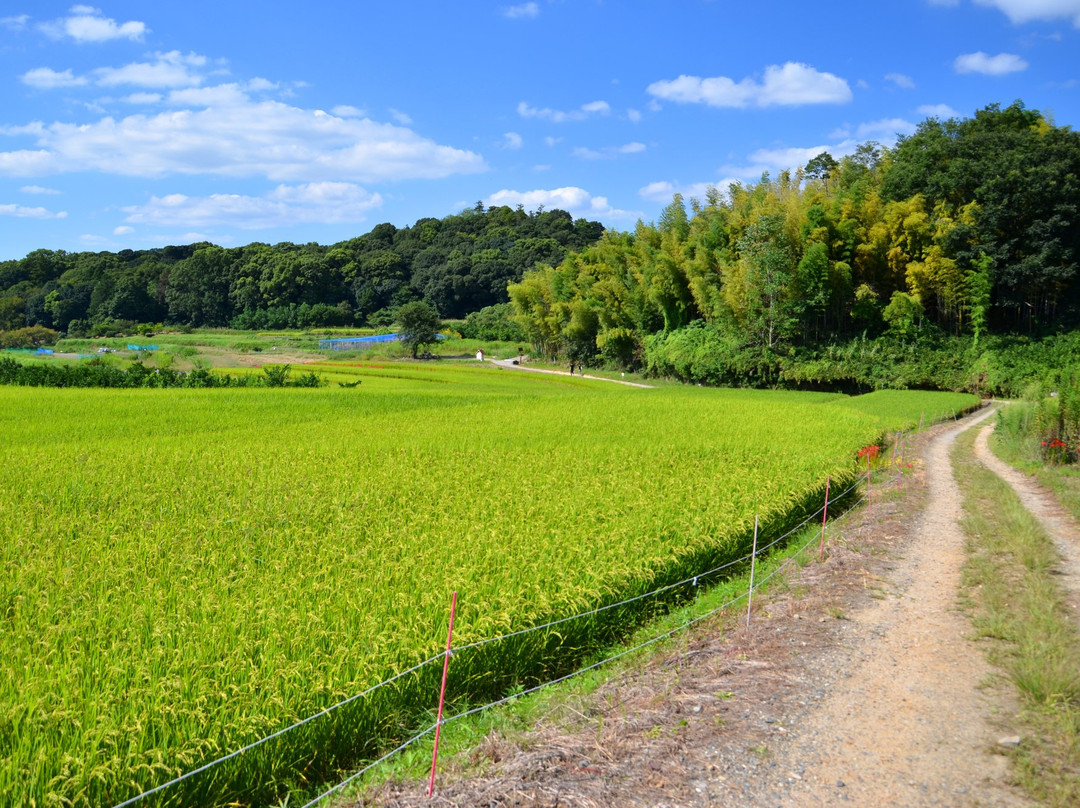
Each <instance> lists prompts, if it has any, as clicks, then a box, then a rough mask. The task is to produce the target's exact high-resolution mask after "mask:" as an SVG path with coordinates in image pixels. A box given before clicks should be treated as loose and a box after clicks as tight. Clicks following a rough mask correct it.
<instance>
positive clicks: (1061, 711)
mask: <svg viewBox="0 0 1080 808" xmlns="http://www.w3.org/2000/svg"><path fill="white" fill-rule="evenodd" d="M974 434H975V433H974V431H970V432H968V433H967V434H966V435H965V436H962V437H961V439H960V440H959V441H958V442H957V446H956V448H955V450H954V453H953V463H954V465H955V467H956V470H957V472H958V473H957V477H958V479H960V480H961V488H962V490H963V493H964V511H965V517H964V528H965V530H966V531H967V533H968V536H969V542H968V551H969V557H968V560H967V562H966V563H965V567H964V585H965V588H966V597H967V598H968V600H969V602H970V603H971V604H972V610H973V611H972V613H973V619H974V623H975V628H976V630H977V632H978V636H980V637H982V638H985V639H988V640H991V641H992V644H991V645H990V646H988V649H989V655H990V659H991V661H992V662H993V663H994V664H996V665H998V666H1000V667H1001V668H1002V669H1003V670H1004V671H1005V673H1006V675H1007V676H1008V677H1009V679H1010V680H1011V681H1012V683H1013V684H1014V685H1015V687H1016V689H1017V691H1018V692H1019V694H1020V696H1021V699H1022V702H1023V705H1024V713H1023V721H1024V724H1025V725H1026V731H1025V737H1024V739H1023V743H1022V744H1021V746H1020V748H1019V750H1018V753H1017V762H1018V764H1019V766H1018V770H1019V773H1020V776H1021V778H1020V779H1021V783H1022V785H1024V787H1025V788H1026V789H1027V790H1028V791H1030V792H1031V793H1032V794H1033V795H1034V796H1035V797H1036V798H1038V799H1039V800H1041V801H1045V802H1046V803H1047V804H1049V805H1053V806H1062V808H1065V806H1075V805H1077V804H1080V777H1078V776H1077V773H1078V772H1080V634H1078V632H1077V626H1076V623H1075V615H1073V614H1071V610H1070V609H1069V607H1068V606H1067V604H1066V603H1065V602H1064V600H1063V596H1062V591H1061V588H1060V586H1059V584H1058V582H1057V581H1056V580H1055V577H1056V576H1055V568H1056V566H1057V565H1058V564H1059V562H1060V559H1059V557H1058V555H1057V552H1056V550H1055V548H1054V546H1053V542H1052V541H1051V540H1050V538H1049V537H1048V536H1047V535H1046V534H1045V532H1044V531H1043V530H1042V529H1041V527H1040V526H1039V525H1038V523H1037V522H1036V521H1035V519H1034V518H1033V517H1032V515H1031V514H1030V513H1028V512H1027V510H1026V509H1025V508H1024V506H1023V505H1022V504H1021V503H1020V501H1019V500H1018V499H1017V497H1016V495H1015V494H1014V493H1013V491H1012V489H1010V488H1009V486H1008V485H1007V484H1006V483H1005V482H1003V481H1002V480H1001V479H999V478H998V477H997V476H996V475H995V474H993V473H992V472H990V471H989V470H987V469H986V468H985V467H983V466H982V465H981V464H979V463H978V462H977V461H976V460H975V459H974V457H973V456H972V454H971V445H972V442H973V440H974Z"/></svg>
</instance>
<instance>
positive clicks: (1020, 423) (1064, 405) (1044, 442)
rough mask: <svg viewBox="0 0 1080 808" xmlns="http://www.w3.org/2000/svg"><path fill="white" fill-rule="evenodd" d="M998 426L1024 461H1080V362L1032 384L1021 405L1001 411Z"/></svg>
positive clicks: (1012, 449)
mask: <svg viewBox="0 0 1080 808" xmlns="http://www.w3.org/2000/svg"><path fill="white" fill-rule="evenodd" d="M998 424H999V427H1000V428H1001V432H1002V436H1003V437H1002V439H1003V440H1005V441H1006V442H1007V443H1008V444H1009V445H1010V447H1011V451H1012V453H1013V454H1014V455H1015V456H1016V457H1017V458H1019V459H1020V460H1022V461H1026V462H1042V463H1052V464H1063V463H1075V462H1077V460H1080V363H1078V364H1075V365H1073V366H1072V367H1065V368H1062V369H1060V370H1057V371H1053V372H1050V373H1048V374H1047V375H1046V377H1045V378H1043V379H1040V380H1039V381H1037V382H1034V383H1033V384H1031V385H1030V386H1029V387H1028V389H1027V391H1026V392H1025V395H1024V398H1023V400H1022V401H1021V402H1019V403H1017V404H1014V405H1012V406H1010V407H1006V408H1005V409H1003V410H1002V411H1001V413H1000V415H999V421H998Z"/></svg>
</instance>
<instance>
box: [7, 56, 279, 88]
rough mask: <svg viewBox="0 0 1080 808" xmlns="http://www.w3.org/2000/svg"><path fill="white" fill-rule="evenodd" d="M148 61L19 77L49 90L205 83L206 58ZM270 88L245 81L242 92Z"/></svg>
mask: <svg viewBox="0 0 1080 808" xmlns="http://www.w3.org/2000/svg"><path fill="white" fill-rule="evenodd" d="M151 57H152V61H147V62H132V63H131V64H127V65H123V66H122V67H99V68H97V69H96V70H92V71H90V73H89V75H86V76H76V75H74V74H73V73H72V72H71V70H64V71H57V70H53V69H52V68H49V67H36V68H34V69H33V70H28V71H27V72H26V73H24V74H23V75H22V76H21V77H20V78H21V80H22V82H23V83H24V84H28V85H30V86H31V87H36V88H38V89H43V90H49V89H56V88H59V87H83V86H87V85H90V84H94V85H97V86H98V87H122V86H134V87H147V88H151V89H158V90H168V89H174V88H182V87H198V86H199V85H201V84H202V83H203V81H204V80H205V76H204V75H203V70H202V69H203V68H205V67H206V65H207V63H208V61H209V60H208V59H207V58H206V57H205V56H200V55H199V54H197V53H187V54H183V53H180V52H179V51H169V52H168V53H154V54H151ZM272 87H274V85H273V84H271V83H270V82H268V81H266V80H265V79H255V80H254V81H252V82H249V83H248V85H247V87H246V89H248V90H263V89H268V88H272Z"/></svg>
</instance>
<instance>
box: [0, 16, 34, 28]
mask: <svg viewBox="0 0 1080 808" xmlns="http://www.w3.org/2000/svg"><path fill="white" fill-rule="evenodd" d="M28 22H30V15H29V14H17V15H15V16H14V17H0V26H3V27H4V28H7V29H8V30H9V31H22V30H23V29H24V28H26V24H27V23H28Z"/></svg>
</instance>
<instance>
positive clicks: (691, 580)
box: [113, 415, 955, 808]
mask: <svg viewBox="0 0 1080 808" xmlns="http://www.w3.org/2000/svg"><path fill="white" fill-rule="evenodd" d="M946 420H949V416H948V415H939V416H935V417H934V418H933V419H932V420H930V421H928V422H924V423H922V424H921V425H920V428H922V429H925V428H928V427H930V426H933V425H935V424H937V423H940V422H943V421H946ZM953 420H955V415H954V416H953ZM904 434H905V435H906V433H904ZM895 461H896V458H895V457H894V459H893V462H891V463H889V464H888V467H889V469H890V470H891V471H892V472H893V473H892V475H891V477H890V479H889V481H893V480H896V479H898V478H899V477H901V476H902V475H903V470H902V469H899V472H898V473H897V463H896V462H895ZM865 481H866V478H865V477H864V476H861V475H860V476H858V477H856V480H855V482H854V483H852V484H851V485H850V486H849V487H848V488H847V489H846V490H845V491H843V492H841V493H839V494H835V495H833V496H832V497H830V498H829V499H828V500H827V503H823V504H822V506H821V507H819V508H818V509H817V510H816V511H814V512H813V513H810V514H808V515H807V516H805V517H804V518H803V519H802V521H800V522H799V523H798V524H797V525H795V526H794V527H792V528H790V529H788V530H787V531H786V532H784V533H783V534H782V535H780V536H777V537H776V538H775V539H773V540H772V541H771V542H769V543H768V544H766V545H764V546H762V547H759V548H757V552H756V554H755V553H747V554H745V555H743V556H741V557H739V558H736V559H734V560H730V561H726V562H724V563H723V564H720V565H718V566H715V567H712V568H711V569H708V570H705V571H704V572H699V573H696V574H694V575H692V576H687V577H686V578H683V579H682V580H680V581H676V582H674V583H669V584H665V585H664V586H661V587H657V588H656V589H653V590H650V591H648V592H644V593H641V594H638V595H634V596H632V597H629V598H625V599H623V600H620V601H617V602H614V603H608V604H604V605H602V606H598V607H596V608H594V609H590V610H588V611H585V612H581V613H578V614H574V615H570V616H567V617H561V618H558V619H555V620H551V621H548V622H546V623H542V624H538V625H535V626H529V627H527V628H523V629H519V630H517V631H512V632H508V633H506V634H500V635H498V636H495V637H488V638H485V639H482V640H477V641H475V642H471V643H467V644H465V645H461V646H454V647H453V648H452V649H451V653H461V652H463V651H467V650H470V649H475V648H480V647H483V646H486V645H491V644H493V643H499V642H505V641H507V640H510V639H513V638H516V637H520V636H523V635H526V634H531V633H535V632H540V631H546V630H549V629H553V628H556V627H558V626H560V625H562V624H565V623H569V622H571V621H574V620H581V619H585V618H588V617H592V616H595V615H598V614H601V613H603V612H606V611H609V610H611V609H617V608H621V607H625V606H628V605H632V604H634V603H637V602H639V601H642V600H645V599H646V598H652V597H659V596H661V595H663V594H665V593H668V592H671V591H673V590H676V589H679V588H681V587H686V586H693V587H697V586H698V584H699V582H700V581H702V580H705V579H708V578H712V577H713V576H715V575H717V574H718V573H721V572H723V571H725V570H729V569H731V568H734V567H738V566H740V565H744V564H746V563H748V562H750V561H751V559H753V558H759V557H762V556H764V555H765V554H767V553H768V552H769V551H770V550H772V549H773V548H775V547H777V546H778V545H780V544H781V543H782V542H785V541H786V540H788V539H789V538H790V537H791V536H793V535H794V534H796V533H798V532H799V531H800V530H803V529H804V528H806V527H807V526H808V525H809V524H810V523H811V522H816V520H817V519H818V518H820V517H822V515H823V514H824V513H825V509H826V507H827V504H834V503H837V502H842V501H844V499H845V498H847V497H848V496H849V495H850V494H851V493H852V492H853V491H855V490H856V489H857V488H858V487H859V486H860V485H862V484H863V483H864V482H865ZM867 499H868V495H867V494H864V495H861V496H860V497H859V498H858V499H857V500H856V501H855V502H854V503H851V504H850V505H849V506H847V507H846V508H845V510H844V512H843V513H842V514H841V515H840V516H839V517H837V518H836V519H833V520H831V521H830V522H829V524H830V525H835V524H837V523H838V522H840V521H841V520H842V519H844V518H845V517H847V516H848V514H850V513H851V512H852V511H853V510H854V509H855V508H857V507H858V506H859V505H860V504H862V503H863V502H866V501H867ZM825 529H826V528H825V525H824V524H823V525H822V530H823V531H824V530H825ZM818 538H819V537H818V535H817V534H815V535H814V536H812V537H811V538H810V539H809V540H808V541H807V542H806V543H805V544H804V545H802V546H801V547H800V548H799V549H798V551H797V552H795V553H794V554H793V555H792V556H791V557H789V558H788V559H786V560H785V561H784V562H782V563H781V564H780V565H778V566H777V567H776V569H774V570H772V571H771V572H769V573H768V574H767V575H766V576H765V577H764V578H762V579H761V580H760V581H758V582H755V583H754V585H753V590H751V589H749V588H748V589H747V591H746V592H743V593H741V594H740V595H738V596H737V597H735V598H733V599H732V600H731V601H728V602H727V603H724V604H722V605H721V606H718V607H716V608H715V609H712V610H710V611H709V612H707V613H705V614H702V615H699V616H697V617H694V618H693V619H691V620H688V621H686V622H685V623H682V624H680V625H678V626H676V627H675V628H672V629H670V630H668V631H665V632H663V633H661V634H658V635H656V636H654V637H651V638H649V639H647V640H645V641H643V642H641V643H639V644H638V645H635V646H633V647H631V648H627V649H624V650H622V651H620V652H619V653H617V654H614V655H612V656H610V657H606V658H605V659H602V660H600V661H598V662H594V663H592V664H590V665H588V666H585V667H582V668H579V669H576V670H574V671H572V672H570V673H568V674H565V675H563V676H560V677H558V678H555V679H552V680H550V681H547V682H543V683H541V684H538V685H535V686H533V687H531V688H528V689H526V690H522V691H520V692H515V693H513V694H511V695H509V696H506V697H504V698H501V699H498V700H496V701H492V702H489V703H487V704H484V705H481V706H478V707H473V708H470V709H468V710H466V711H464V712H461V713H457V714H455V715H453V716H450V717H448V718H444V719H443V721H442V722H441V723H442V725H446V724H447V723H450V722H453V721H458V720H460V719H463V718H465V717H467V716H471V715H475V714H477V713H479V712H483V711H485V710H489V709H491V708H493V707H497V706H499V705H502V704H506V703H507V702H510V701H513V700H515V699H518V698H521V697H522V696H526V695H529V694H531V693H535V692H537V691H539V690H542V689H543V688H546V687H550V686H552V685H555V684H558V683H560V682H564V681H566V680H568V679H571V678H573V677H575V676H579V675H581V674H583V673H586V672H588V671H591V670H595V669H596V668H599V667H601V666H603V665H606V664H608V663H610V662H613V661H615V660H617V659H621V658H623V657H625V656H627V655H629V654H632V653H634V652H635V651H638V650H641V649H642V648H645V647H647V646H649V645H653V644H655V643H657V642H660V641H661V640H663V639H666V638H667V637H670V636H672V635H673V634H676V633H678V632H680V631H683V630H685V629H687V628H689V627H690V626H693V625H695V624H697V623H699V622H701V621H702V620H705V619H707V618H708V617H711V616H713V615H715V614H716V613H718V612H720V611H723V610H724V609H726V608H729V607H731V606H732V605H734V604H735V603H738V602H740V601H741V600H743V599H744V598H747V597H749V596H750V593H751V591H756V590H758V589H760V588H761V587H763V586H764V585H765V584H767V583H768V582H769V581H770V580H771V579H772V578H773V577H775V576H776V575H778V574H779V573H780V572H782V571H783V570H785V569H787V568H788V567H789V566H790V564H792V563H793V561H794V559H795V558H797V557H798V556H799V555H800V554H801V553H802V552H803V551H805V549H806V548H807V547H808V546H809V545H810V544H811V543H813V542H814V541H817V540H818ZM444 655H445V652H439V653H437V654H434V655H433V656H430V657H428V658H427V659H425V660H423V661H422V662H418V663H417V664H415V665H413V666H412V667H410V668H408V669H406V670H402V671H400V672H399V673H396V674H394V675H393V676H391V677H389V678H388V679H385V680H383V681H381V682H378V683H376V684H374V685H372V686H370V687H368V688H366V689H365V690H362V691H360V692H358V693H355V694H353V695H352V696H350V697H348V698H346V699H343V700H341V701H339V702H337V703H335V704H332V705H330V706H328V707H325V708H323V709H322V710H319V711H318V712H315V713H312V714H311V715H309V716H307V717H306V718H302V719H300V720H298V721H296V722H294V723H292V724H290V725H289V726H287V727H283V728H282V729H279V730H277V731H275V732H273V733H271V734H269V735H267V736H265V737H262V738H259V739H258V740H255V741H252V742H251V743H249V744H247V745H245V746H242V747H240V748H238V749H235V750H234V751H232V752H229V753H228V754H226V755H222V756H221V757H218V758H215V759H214V760H211V761H209V762H207V763H205V764H203V765H201V766H199V767H197V768H195V769H192V770H190V771H188V772H185V773H184V774H181V775H179V776H177V777H174V778H173V779H171V780H168V781H167V782H164V783H161V784H160V785H157V786H155V787H153V788H150V789H147V790H146V791H143V792H141V793H140V794H137V795H136V796H134V797H131V798H130V799H127V800H124V801H123V802H120V803H116V804H115V805H114V806H113V808H127V806H131V805H136V804H138V803H140V802H142V801H143V800H145V799H147V798H148V797H151V796H153V795H154V794H158V793H161V792H163V791H165V790H167V789H170V788H172V787H174V786H176V785H178V784H180V783H182V782H184V781H186V780H188V779H190V778H192V777H195V776H197V775H199V774H201V773H203V772H206V771H208V770H210V769H213V768H215V767H216V766H219V765H221V764H222V763H225V762H226V761H229V760H231V759H233V758H236V757H239V756H241V755H244V754H245V753H247V752H250V751H251V750H253V749H256V748H258V747H260V746H262V745H263V744H266V743H268V742H269V741H272V740H274V739H275V738H279V737H281V736H283V735H286V734H287V733H289V732H292V731H294V730H296V729H299V728H300V727H302V726H304V725H306V724H309V723H311V722H312V721H315V720H317V719H319V718H322V717H324V716H327V715H329V714H331V713H333V712H335V711H337V710H340V709H341V708H343V707H346V706H347V705H349V704H352V703H353V702H356V701H358V700H359V699H362V698H364V697H366V696H369V695H371V694H372V693H374V692H376V691H377V690H379V689H381V688H383V687H387V686H389V685H391V684H393V683H395V682H397V681H399V680H401V679H403V678H404V677H406V676H409V675H411V674H413V673H416V672H417V671H419V670H421V669H423V668H424V667H426V666H427V665H430V664H432V663H434V662H437V661H440V660H442V659H443V658H444ZM436 726H437V724H435V723H433V724H431V725H430V726H428V727H426V728H425V729H423V730H421V731H419V732H417V733H416V734H415V735H413V736H412V737H410V738H409V739H408V740H406V741H404V742H403V743H401V744H400V745H399V746H397V747H395V748H393V749H391V750H390V751H388V752H386V753H385V754H384V755H382V756H381V757H379V758H378V759H376V760H373V761H372V762H370V763H368V764H367V765H366V766H364V767H363V768H362V769H360V770H359V771H357V772H355V773H353V774H352V775H350V776H349V777H348V778H347V779H345V780H343V781H342V782H340V783H338V784H337V785H335V786H334V787H333V788H331V789H329V790H327V791H325V792H323V793H322V794H320V795H319V796H318V797H315V798H314V799H313V800H311V801H310V802H308V803H307V804H306V805H305V806H303V808H308V806H314V805H316V804H318V803H320V802H322V801H323V800H324V799H326V798H327V797H329V796H331V795H333V794H335V793H337V792H338V791H340V790H341V789H343V788H345V787H346V786H348V785H349V784H350V783H352V782H354V781H355V780H356V779H357V778H359V777H361V776H363V775H364V774H366V773H367V772H369V771H370V770H371V769H372V768H374V767H375V766H378V765H379V764H381V763H384V762H385V761H387V760H388V759H390V758H391V757H393V756H394V755H396V754H398V753H399V752H401V751H403V750H405V749H407V748H409V747H410V746H412V745H414V744H415V743H417V742H419V741H420V740H421V739H422V738H424V737H425V736H427V735H429V734H430V733H432V732H434V730H435V728H436Z"/></svg>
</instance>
